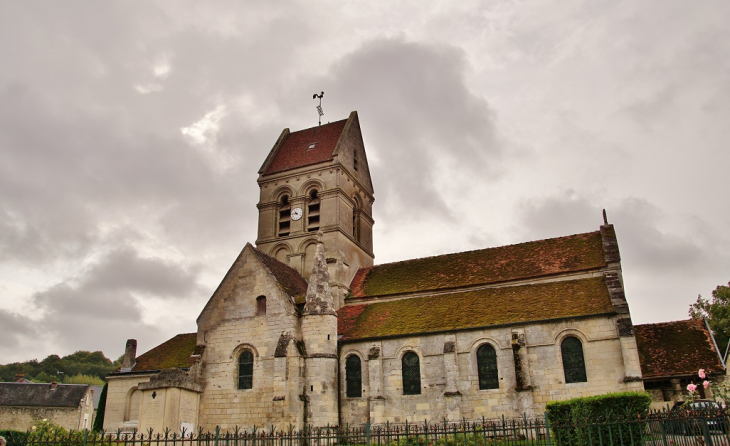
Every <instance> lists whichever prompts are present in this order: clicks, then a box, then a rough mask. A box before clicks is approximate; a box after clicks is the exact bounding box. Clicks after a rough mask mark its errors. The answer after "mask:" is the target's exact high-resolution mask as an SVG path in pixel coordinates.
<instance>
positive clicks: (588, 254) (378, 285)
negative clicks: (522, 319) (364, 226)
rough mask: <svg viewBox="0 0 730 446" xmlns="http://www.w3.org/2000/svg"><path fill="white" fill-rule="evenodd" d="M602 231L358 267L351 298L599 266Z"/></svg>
mask: <svg viewBox="0 0 730 446" xmlns="http://www.w3.org/2000/svg"><path fill="white" fill-rule="evenodd" d="M605 265H606V260H605V257H604V252H603V241H602V239H601V233H600V232H598V231H596V232H589V233H586V234H577V235H571V236H567V237H560V238H553V239H548V240H538V241H533V242H527V243H521V244H518V245H509V246H501V247H498V248H489V249H482V250H478V251H467V252H460V253H456V254H446V255H440V256H435V257H426V258H421V259H414V260H406V261H403V262H396V263H386V264H382V265H376V266H372V267H368V268H360V269H359V270H358V272H357V273H356V274H355V277H354V278H353V279H352V282H351V284H350V288H351V292H352V297H372V296H387V295H393V294H403V293H413V292H422V291H432V290H442V289H450V288H460V287H467V286H475V285H482V284H489V283H498V282H505V281H510V280H519V279H526V278H534V277H543V276H549V275H552V274H564V273H570V272H577V271H585V270H590V269H595V268H600V267H603V266H605Z"/></svg>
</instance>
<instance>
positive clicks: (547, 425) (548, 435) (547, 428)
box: [545, 412, 552, 446]
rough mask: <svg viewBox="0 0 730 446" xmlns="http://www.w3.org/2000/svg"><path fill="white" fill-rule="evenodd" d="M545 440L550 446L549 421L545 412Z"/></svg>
mask: <svg viewBox="0 0 730 446" xmlns="http://www.w3.org/2000/svg"><path fill="white" fill-rule="evenodd" d="M545 438H547V444H548V446H552V445H551V444H550V421H549V420H548V414H547V412H545Z"/></svg>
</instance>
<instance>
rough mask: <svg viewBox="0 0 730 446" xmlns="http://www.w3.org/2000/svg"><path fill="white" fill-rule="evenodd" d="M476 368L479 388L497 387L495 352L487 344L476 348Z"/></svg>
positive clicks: (497, 375)
mask: <svg viewBox="0 0 730 446" xmlns="http://www.w3.org/2000/svg"><path fill="white" fill-rule="evenodd" d="M477 369H478V372H479V390H485V389H499V374H498V373H497V352H496V351H495V350H494V347H492V346H491V345H489V344H484V345H482V346H481V347H479V349H478V350H477Z"/></svg>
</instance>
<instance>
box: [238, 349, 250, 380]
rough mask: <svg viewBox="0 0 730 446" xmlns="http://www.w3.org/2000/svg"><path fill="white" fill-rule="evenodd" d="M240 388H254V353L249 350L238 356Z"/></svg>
mask: <svg viewBox="0 0 730 446" xmlns="http://www.w3.org/2000/svg"><path fill="white" fill-rule="evenodd" d="M238 388H239V389H252V388H253V353H251V352H250V351H248V350H244V351H243V353H241V356H239V357H238Z"/></svg>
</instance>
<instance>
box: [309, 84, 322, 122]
mask: <svg viewBox="0 0 730 446" xmlns="http://www.w3.org/2000/svg"><path fill="white" fill-rule="evenodd" d="M322 96H324V91H323V92H322V93H320V94H317V93H314V96H312V99H317V98H319V105H318V106H317V113H319V125H322V115H324V112H323V111H322Z"/></svg>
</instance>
